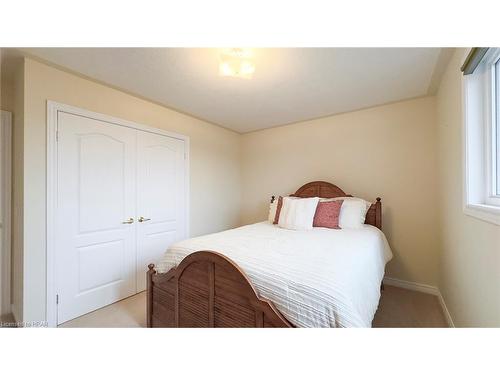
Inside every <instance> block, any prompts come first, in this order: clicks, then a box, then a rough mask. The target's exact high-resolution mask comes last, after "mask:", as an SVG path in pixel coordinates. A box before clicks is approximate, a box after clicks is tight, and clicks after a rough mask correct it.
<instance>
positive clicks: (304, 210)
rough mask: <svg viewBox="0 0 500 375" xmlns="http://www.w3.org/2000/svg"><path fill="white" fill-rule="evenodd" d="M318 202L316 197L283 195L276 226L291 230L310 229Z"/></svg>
mask: <svg viewBox="0 0 500 375" xmlns="http://www.w3.org/2000/svg"><path fill="white" fill-rule="evenodd" d="M318 202H319V198H318V197H314V198H302V199H293V198H291V197H283V206H282V207H281V212H280V218H279V220H278V226H279V227H280V228H285V229H293V230H309V229H312V227H313V220H314V214H315V213H316V207H317V206H318Z"/></svg>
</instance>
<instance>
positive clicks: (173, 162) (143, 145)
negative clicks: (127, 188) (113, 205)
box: [137, 131, 186, 292]
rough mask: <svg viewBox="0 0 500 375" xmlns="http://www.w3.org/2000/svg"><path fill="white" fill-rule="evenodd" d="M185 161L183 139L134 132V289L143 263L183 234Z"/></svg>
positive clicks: (141, 284)
mask: <svg viewBox="0 0 500 375" xmlns="http://www.w3.org/2000/svg"><path fill="white" fill-rule="evenodd" d="M185 163H186V160H185V142H184V141H183V140H179V139H175V138H171V137H167V136H162V135H158V134H153V133H148V132H142V131H138V132H137V216H138V219H139V221H138V223H137V292H140V291H142V290H144V289H145V288H146V271H147V265H148V264H149V263H155V264H157V263H158V261H159V260H160V259H161V258H162V256H163V254H164V252H165V250H166V249H167V248H168V246H169V245H170V244H171V243H172V242H174V241H178V240H181V239H184V238H185V237H186V217H185V212H186V186H185ZM141 216H142V217H143V218H144V221H141Z"/></svg>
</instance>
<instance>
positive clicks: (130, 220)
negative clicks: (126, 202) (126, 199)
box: [122, 217, 134, 224]
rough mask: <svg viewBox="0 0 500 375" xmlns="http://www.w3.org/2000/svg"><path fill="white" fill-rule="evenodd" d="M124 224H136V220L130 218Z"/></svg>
mask: <svg viewBox="0 0 500 375" xmlns="http://www.w3.org/2000/svg"><path fill="white" fill-rule="evenodd" d="M122 224H134V218H133V217H130V218H129V219H128V220H127V221H122Z"/></svg>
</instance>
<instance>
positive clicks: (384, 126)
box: [242, 97, 438, 285]
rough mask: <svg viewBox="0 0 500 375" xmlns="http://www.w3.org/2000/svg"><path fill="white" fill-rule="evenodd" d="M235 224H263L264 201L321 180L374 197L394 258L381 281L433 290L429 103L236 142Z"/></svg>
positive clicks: (433, 152) (288, 128)
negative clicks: (238, 210) (238, 207)
mask: <svg viewBox="0 0 500 375" xmlns="http://www.w3.org/2000/svg"><path fill="white" fill-rule="evenodd" d="M242 138H243V144H242V147H243V149H242V173H243V181H242V186H243V192H242V222H243V223H251V222H255V221H258V220H263V219H265V218H266V215H267V210H268V200H269V197H270V196H271V195H277V194H289V193H292V192H294V191H295V190H296V189H297V188H298V187H299V186H301V185H302V184H304V183H306V182H309V181H313V180H325V181H329V182H333V183H335V184H337V185H338V186H339V187H340V188H342V189H343V190H344V191H346V192H347V193H350V194H353V195H356V196H359V197H362V198H365V199H367V200H370V201H374V200H375V198H376V197H377V196H380V197H382V204H383V215H382V221H383V230H384V232H385V233H386V235H387V237H388V239H389V242H390V244H391V247H392V250H393V252H394V259H393V260H392V261H391V262H390V263H389V265H388V267H387V274H388V276H391V277H395V278H399V279H403V280H409V281H414V282H420V283H425V284H430V285H436V283H437V263H438V231H437V227H436V224H437V209H436V204H437V198H436V189H437V187H436V184H435V181H436V171H437V167H436V142H435V140H436V127H435V99H434V98H433V97H431V98H423V99H416V100H409V101H404V102H400V103H396V104H390V105H385V106H380V107H376V108H371V109H366V110H361V111H357V112H352V113H346V114H341V115H336V116H331V117H327V118H322V119H318V120H313V121H305V122H300V123H297V124H293V125H288V126H283V127H278V128H273V129H268V130H263V131H258V132H254V133H249V134H245V135H243V137H242Z"/></svg>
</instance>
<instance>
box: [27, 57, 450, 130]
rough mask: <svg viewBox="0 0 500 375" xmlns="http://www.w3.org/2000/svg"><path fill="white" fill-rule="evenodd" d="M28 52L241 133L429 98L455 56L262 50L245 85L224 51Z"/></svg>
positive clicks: (244, 81)
mask: <svg viewBox="0 0 500 375" xmlns="http://www.w3.org/2000/svg"><path fill="white" fill-rule="evenodd" d="M23 51H25V52H26V53H28V54H30V55H32V56H35V57H37V58H39V59H42V60H44V61H48V62H50V63H52V64H55V65H58V66H61V67H64V68H66V69H69V70H72V71H75V72H78V73H80V74H83V75H85V76H88V77H91V78H93V79H95V80H98V81H101V82H104V83H106V84H108V85H111V86H113V87H117V88H120V89H123V90H125V91H127V92H130V93H134V94H136V95H139V96H141V97H144V98H148V99H150V100H153V101H155V102H157V103H161V104H163V105H165V106H167V107H170V108H173V109H176V110H179V111H181V112H184V113H187V114H190V115H193V116H195V117H198V118H201V119H204V120H207V121H210V122H212V123H215V124H219V125H221V126H224V127H226V128H229V129H233V130H235V131H237V132H240V133H245V132H249V131H253V130H257V129H264V128H268V127H273V126H277V125H283V124H288V123H292V122H297V121H303V120H308V119H313V118H317V117H323V116H328V115H332V114H336V113H341V112H347V111H353V110H357V109H361V108H366V107H371V106H375V105H380V104H384V103H390V102H394V101H399V100H404V99H409V98H414V97H418V96H423V95H427V94H428V93H432V91H433V90H434V88H435V87H437V85H436V81H438V80H439V79H440V74H441V72H442V70H443V64H446V62H447V61H445V60H446V59H447V58H443V56H445V55H449V53H447V52H446V50H442V49H439V48H270V49H265V48H263V49H260V48H257V49H254V54H255V61H256V71H255V73H254V76H253V78H252V79H250V80H245V79H240V78H234V77H221V76H219V75H218V62H219V59H218V53H219V50H218V49H216V48H82V49H75V48H41V49H40V48H36V49H34V48H32V49H25V50H23ZM445 52H446V53H445Z"/></svg>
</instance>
